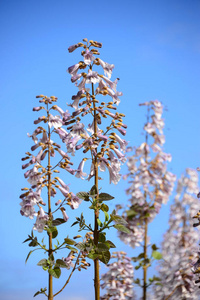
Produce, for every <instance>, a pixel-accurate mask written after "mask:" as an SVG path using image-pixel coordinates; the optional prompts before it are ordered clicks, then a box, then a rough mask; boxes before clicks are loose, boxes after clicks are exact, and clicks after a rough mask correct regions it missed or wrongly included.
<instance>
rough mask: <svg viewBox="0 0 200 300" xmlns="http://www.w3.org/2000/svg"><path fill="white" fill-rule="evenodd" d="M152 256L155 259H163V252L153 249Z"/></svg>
mask: <svg viewBox="0 0 200 300" xmlns="http://www.w3.org/2000/svg"><path fill="white" fill-rule="evenodd" d="M152 257H153V258H154V259H157V260H160V259H162V254H161V253H160V252H159V251H153V252H152Z"/></svg>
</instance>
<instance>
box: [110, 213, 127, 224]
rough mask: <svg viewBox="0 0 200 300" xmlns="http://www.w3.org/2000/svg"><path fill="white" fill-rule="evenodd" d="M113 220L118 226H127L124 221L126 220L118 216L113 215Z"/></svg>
mask: <svg viewBox="0 0 200 300" xmlns="http://www.w3.org/2000/svg"><path fill="white" fill-rule="evenodd" d="M111 218H112V220H113V221H115V222H116V223H117V224H122V225H126V224H127V222H126V220H124V218H122V217H120V216H117V215H111Z"/></svg>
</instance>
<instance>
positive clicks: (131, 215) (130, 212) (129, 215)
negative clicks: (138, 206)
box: [126, 209, 138, 219]
mask: <svg viewBox="0 0 200 300" xmlns="http://www.w3.org/2000/svg"><path fill="white" fill-rule="evenodd" d="M137 214H138V213H137V212H136V211H134V210H133V209H130V210H127V211H126V215H127V217H128V218H129V219H132V218H133V217H135V216H136V215H137Z"/></svg>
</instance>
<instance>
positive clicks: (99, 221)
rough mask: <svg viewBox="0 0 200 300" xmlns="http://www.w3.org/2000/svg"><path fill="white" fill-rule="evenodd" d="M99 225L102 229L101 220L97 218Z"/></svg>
mask: <svg viewBox="0 0 200 300" xmlns="http://www.w3.org/2000/svg"><path fill="white" fill-rule="evenodd" d="M97 223H98V225H99V226H100V227H101V226H102V222H101V220H99V218H97Z"/></svg>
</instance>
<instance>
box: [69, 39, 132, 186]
mask: <svg viewBox="0 0 200 300" xmlns="http://www.w3.org/2000/svg"><path fill="white" fill-rule="evenodd" d="M83 42H84V43H78V44H75V45H72V46H70V47H69V49H68V50H69V52H73V51H74V50H75V49H77V48H79V47H80V48H83V50H82V52H81V55H82V56H83V61H80V62H79V63H77V64H75V65H73V66H71V67H69V68H68V72H69V74H70V75H71V81H72V82H74V83H75V85H76V86H77V88H78V90H79V91H78V93H77V94H76V95H74V96H72V100H73V102H72V103H71V104H70V106H72V107H73V108H74V110H75V111H74V112H73V113H72V116H73V118H74V119H73V120H74V122H75V124H74V125H73V126H72V127H71V126H70V127H69V128H68V129H71V132H73V133H74V139H73V140H71V142H70V144H69V146H68V148H70V149H71V153H72V154H74V151H75V150H79V149H83V153H87V152H88V151H90V153H91V157H92V163H91V168H90V174H89V176H88V178H87V179H88V180H90V179H91V178H92V177H94V176H95V164H97V165H98V169H99V170H100V171H103V172H104V171H105V170H106V169H107V170H108V172H109V178H110V183H111V182H113V183H114V184H117V183H118V181H119V180H120V177H121V176H120V174H119V172H120V168H121V164H122V163H124V162H125V161H126V158H125V155H124V154H123V152H125V148H126V146H127V142H126V141H125V140H124V139H122V138H121V137H120V136H119V135H118V134H117V133H116V132H119V133H120V134H122V135H123V136H124V135H125V134H126V130H125V129H126V127H127V126H126V125H125V124H124V123H123V120H122V118H123V117H124V114H122V113H118V112H116V109H117V108H116V105H118V104H119V102H120V100H119V96H121V95H122V93H121V92H118V91H117V82H118V80H119V79H118V78H117V79H116V80H114V81H111V75H112V71H113V68H114V65H113V64H108V63H107V62H104V61H103V60H101V59H100V58H99V57H96V56H98V55H99V54H100V53H99V51H98V49H99V48H101V47H102V44H101V43H98V42H95V41H92V40H90V41H89V42H88V41H87V39H84V40H83ZM98 66H100V67H101V68H102V70H103V74H102V73H99V72H97V71H96V69H97V70H98ZM95 85H96V86H95ZM106 95H108V96H109V98H110V99H109V101H108V102H105V101H102V102H101V103H100V104H99V100H97V99H96V97H97V96H99V98H100V97H102V96H106ZM88 114H90V115H92V118H93V121H92V123H90V124H89V125H88V128H86V129H85V126H84V124H83V123H81V118H82V117H84V116H86V115H88ZM107 117H110V118H111V123H110V124H109V123H108V122H107V121H106V123H107V126H106V127H105V128H102V127H103V125H104V124H102V118H107ZM100 125H101V129H100V128H99V127H98V126H100ZM115 131H116V132H115ZM87 160H88V158H86V157H84V158H83V160H82V161H81V163H80V165H79V168H78V170H79V171H78V172H77V173H76V176H77V177H80V178H82V179H83V178H84V177H86V176H87V174H86V173H85V172H83V166H84V163H85V162H86V161H87Z"/></svg>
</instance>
